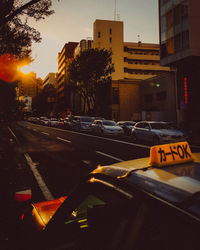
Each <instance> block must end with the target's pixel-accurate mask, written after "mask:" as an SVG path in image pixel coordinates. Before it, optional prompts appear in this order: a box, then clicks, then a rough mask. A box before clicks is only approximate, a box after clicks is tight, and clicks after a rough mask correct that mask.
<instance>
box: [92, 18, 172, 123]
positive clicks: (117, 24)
mask: <svg viewBox="0 0 200 250" xmlns="http://www.w3.org/2000/svg"><path fill="white" fill-rule="evenodd" d="M92 47H93V48H105V49H107V50H111V51H112V62H113V64H114V68H115V72H113V73H112V96H114V95H115V94H117V91H118V93H119V100H120V101H119V104H115V103H112V119H115V120H122V119H127V120H130V119H133V118H134V119H135V120H139V117H141V116H140V115H138V112H139V107H140V102H139V98H137V95H139V82H140V81H141V80H145V79H149V78H152V77H153V76H157V75H160V74H162V73H166V72H169V71H170V67H163V66H161V65H160V46H159V44H150V43H143V42H141V41H139V42H137V43H136V42H124V28H123V22H122V21H109V20H96V21H95V22H94V28H93V43H92ZM116 81H117V82H116ZM116 86H118V87H116ZM128 89H129V91H127V90H128ZM130 93H131V94H130ZM131 96H132V99H134V101H133V100H131ZM129 97H130V98H129ZM112 100H115V98H114V99H113V98H112ZM128 100H129V102H128ZM136 100H137V102H136ZM125 103H126V105H124V104H125ZM133 105H134V106H133Z"/></svg>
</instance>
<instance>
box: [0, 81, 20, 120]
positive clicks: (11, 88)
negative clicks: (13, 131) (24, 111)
mask: <svg viewBox="0 0 200 250" xmlns="http://www.w3.org/2000/svg"><path fill="white" fill-rule="evenodd" d="M15 87H16V84H12V85H11V84H9V83H7V82H4V81H2V80H1V79H0V114H1V115H3V116H4V117H5V118H8V117H10V116H12V114H14V112H15V111H16V107H17V101H16V91H15Z"/></svg>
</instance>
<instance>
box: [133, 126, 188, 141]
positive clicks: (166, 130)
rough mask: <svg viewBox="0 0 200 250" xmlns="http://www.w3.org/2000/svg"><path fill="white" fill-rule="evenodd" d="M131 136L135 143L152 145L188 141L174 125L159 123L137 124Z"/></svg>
mask: <svg viewBox="0 0 200 250" xmlns="http://www.w3.org/2000/svg"><path fill="white" fill-rule="evenodd" d="M131 136H132V138H133V139H134V141H139V142H144V143H150V144H151V145H152V144H153V145H157V144H164V143H170V142H178V141H184V140H187V135H186V134H185V133H184V132H183V131H181V130H179V129H176V128H175V127H174V125H173V124H172V123H170V122H157V121H140V122H137V123H136V124H135V125H134V127H133V128H132V131H131Z"/></svg>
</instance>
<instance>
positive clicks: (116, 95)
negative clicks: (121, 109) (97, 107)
mask: <svg viewBox="0 0 200 250" xmlns="http://www.w3.org/2000/svg"><path fill="white" fill-rule="evenodd" d="M112 99H113V101H112V103H113V104H119V88H116V87H113V88H112Z"/></svg>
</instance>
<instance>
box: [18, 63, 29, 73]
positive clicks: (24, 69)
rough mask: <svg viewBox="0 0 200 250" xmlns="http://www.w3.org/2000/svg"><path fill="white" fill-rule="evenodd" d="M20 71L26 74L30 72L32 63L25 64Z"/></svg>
mask: <svg viewBox="0 0 200 250" xmlns="http://www.w3.org/2000/svg"><path fill="white" fill-rule="evenodd" d="M20 71H21V72H22V73H24V74H29V73H30V72H31V69H30V65H25V66H22V67H21V68H20Z"/></svg>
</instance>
